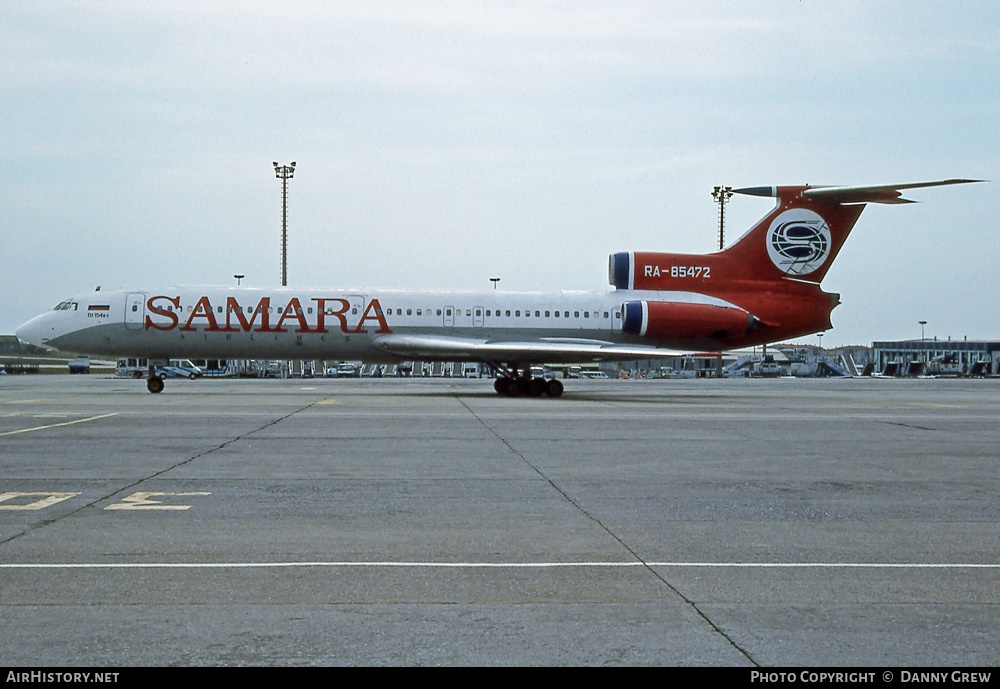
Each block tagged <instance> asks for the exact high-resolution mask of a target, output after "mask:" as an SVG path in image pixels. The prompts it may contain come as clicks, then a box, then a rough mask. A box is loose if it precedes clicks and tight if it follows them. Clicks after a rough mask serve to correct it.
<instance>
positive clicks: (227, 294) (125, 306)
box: [17, 287, 694, 362]
mask: <svg viewBox="0 0 1000 689" xmlns="http://www.w3.org/2000/svg"><path fill="white" fill-rule="evenodd" d="M629 294H630V293H629V292H628V291H625V290H618V291H609V292H554V293H512V292H500V291H481V292H471V291H470V292H455V291H402V290H399V291H396V290H361V289H359V290H325V289H301V290H300V289H292V288H251V287H170V288H157V289H136V290H119V291H107V292H91V293H87V294H83V295H79V296H77V297H74V298H72V299H68V300H66V301H64V302H62V303H60V304H59V305H58V306H57V307H56V308H55V309H53V310H52V311H49V312H46V313H44V314H42V315H41V316H38V317H36V318H34V319H32V320H31V321H29V322H28V323H25V324H24V325H23V326H22V327H21V328H19V329H18V330H17V335H18V337H19V338H20V339H22V340H24V341H26V342H31V343H33V344H36V345H41V346H48V347H53V348H55V349H59V350H62V351H67V352H77V353H86V354H90V355H97V356H100V355H104V356H109V357H114V356H138V357H149V358H169V357H188V358H254V359H272V358H288V359H312V358H316V359H361V360H366V361H371V362H383V361H399V360H402V359H405V358H408V357H407V356H406V354H407V352H403V351H400V349H399V348H398V347H396V348H389V347H382V346H379V342H380V340H385V341H389V340H391V339H392V338H390V337H388V336H392V337H394V338H399V337H400V336H413V337H423V338H427V337H436V336H437V337H441V338H443V339H446V340H447V341H449V342H458V343H462V342H476V343H503V342H541V341H544V342H555V343H562V346H563V347H564V348H569V347H570V345H571V343H573V342H580V343H588V344H590V345H591V346H592V345H599V344H601V343H603V344H606V345H612V344H632V343H638V342H640V340H638V338H636V337H634V336H630V335H626V334H624V333H623V332H622V329H621V318H622V314H621V305H622V303H623V300H627V299H628V298H629ZM645 296H646V297H647V298H648V296H649V293H646V295H645ZM692 296H694V295H692ZM645 344H647V345H648V344H649V343H648V342H647V343H645ZM457 352H458V354H459V355H456V350H451V351H447V352H441V356H440V357H435V356H433V353H431V354H428V352H427V351H423V353H424V355H425V358H444V359H454V360H460V359H470V360H485V359H486V357H485V356H482V355H479V354H472V353H468V354H467V355H461V354H462V352H461V349H459V350H457ZM415 354H416V352H415ZM502 358H503V357H500V356H499V355H498V356H497V359H498V360H502ZM551 358H552V357H549V358H548V359H546V360H549V359H551ZM558 358H560V357H558V356H556V359H558ZM563 358H566V359H567V360H568V359H574V358H580V357H572V356H568V357H563ZM583 358H584V359H585V360H590V359H592V357H583Z"/></svg>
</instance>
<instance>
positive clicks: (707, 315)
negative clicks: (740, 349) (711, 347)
mask: <svg viewBox="0 0 1000 689" xmlns="http://www.w3.org/2000/svg"><path fill="white" fill-rule="evenodd" d="M758 322H759V321H758V320H757V319H756V318H754V316H753V315H752V314H750V313H748V312H747V311H744V310H743V309H741V308H738V307H735V306H719V305H716V304H690V303H684V302H668V301H628V302H625V303H624V304H623V305H622V331H623V332H625V333H628V334H629V335H638V336H640V337H652V338H656V339H661V340H690V339H702V338H704V339H712V340H725V339H727V338H731V337H740V336H743V335H745V334H747V333H748V332H750V330H752V329H753V328H754V327H755V325H756V324H757V323H758Z"/></svg>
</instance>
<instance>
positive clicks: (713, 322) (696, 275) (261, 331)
mask: <svg viewBox="0 0 1000 689" xmlns="http://www.w3.org/2000/svg"><path fill="white" fill-rule="evenodd" d="M979 181H982V180H970V179H948V180H941V181H936V182H918V183H910V184H889V185H879V186H810V185H800V186H772V187H748V188H743V189H734V190H733V192H734V193H738V194H745V195H750V196H761V197H772V198H774V199H776V204H775V207H774V208H773V209H772V210H771V211H770V212H769V213H768V214H767V215H765V216H764V217H763V218H762V219H761V220H760V221H758V222H757V223H756V224H755V225H754V226H753V227H751V228H750V229H749V230H748V231H747V232H746V233H745V234H744V235H743V236H742V237H740V238H739V239H738V240H737V241H736V242H734V243H733V244H732V245H730V246H729V247H727V248H726V249H725V250H722V251H718V252H716V253H711V254H676V253H657V252H640V251H623V252H618V253H614V254H612V255H611V256H610V258H609V269H608V278H609V282H610V284H611V285H612V286H613V287H614V290H605V291H603V292H576V291H561V292H550V293H542V292H504V291H496V290H484V291H443V290H436V291H408V290H368V289H295V288H286V287H282V288H276V287H273V288H259V287H225V286H216V287H149V288H136V289H123V290H116V291H103V292H102V291H96V292H91V293H88V294H81V295H78V296H75V297H72V298H70V299H66V300H64V301H61V302H59V304H58V305H56V307H55V308H54V309H53V310H51V311H48V312H46V313H44V314H42V315H40V316H37V317H35V318H33V319H32V320H30V321H28V322H27V323H25V324H24V325H22V326H21V327H20V328H18V329H17V330H16V334H17V337H18V338H19V339H20V340H22V341H24V342H27V343H31V344H34V345H37V346H41V347H48V348H53V349H57V350H61V351H65V352H73V353H78V354H89V355H91V356H108V357H123V356H128V357H142V358H147V359H149V360H150V374H149V378H148V380H147V388H148V390H149V391H150V392H153V393H158V392H161V391H162V390H163V388H164V383H163V379H162V378H160V377H159V376H157V375H156V374H155V366H156V365H157V364H159V363H165V362H166V361H167V360H169V359H171V358H190V359H210V358H212V359H214V358H219V359H299V360H308V359H327V360H329V359H351V360H362V361H365V362H368V363H399V362H403V361H412V360H420V361H464V362H479V363H482V364H487V365H489V366H491V367H492V368H493V369H494V370H495V371H497V372H498V376H497V378H496V380H495V382H494V389H495V390H496V392H497V393H498V394H500V395H506V396H510V397H518V396H521V395H525V396H532V397H537V396H541V395H548V396H550V397H559V396H560V395H562V393H563V385H562V383H561V382H559V381H558V380H544V379H542V378H538V377H532V375H531V367H532V365H533V364H543V363H556V364H583V363H590V362H600V361H639V360H651V359H658V358H666V357H672V356H676V354H677V352H678V351H702V352H722V351H724V350H728V349H736V348H741V347H748V346H753V345H763V344H768V343H771V342H777V341H781V340H787V339H791V338H795V337H801V336H804V335H809V334H812V333H816V332H821V331H825V330H828V329H830V328H831V327H833V326H832V323H831V320H830V314H831V312H832V311H833V309H834V308H835V307H836V306H837V305H838V304H839V303H840V298H839V295H838V294H835V293H831V292H824V291H823V289H822V288H821V286H820V283H821V282H822V280H823V278H824V276H825V275H826V273H827V271H828V270H829V269H830V266H831V265H832V264H833V261H834V260H835V259H836V257H837V254H838V253H839V251H840V249H841V247H842V246H843V245H844V241H845V240H846V239H847V236H848V234H849V233H850V232H851V230H852V229H853V227H854V224H855V223H856V222H857V220H858V218H859V217H860V215H861V212H862V211H863V210H864V208H865V205H866V204H868V203H884V204H900V203H913V201H910V200H908V199H904V198H902V192H903V191H904V190H907V189H917V188H923V187H936V186H944V185H951V184H965V183H970V182H979Z"/></svg>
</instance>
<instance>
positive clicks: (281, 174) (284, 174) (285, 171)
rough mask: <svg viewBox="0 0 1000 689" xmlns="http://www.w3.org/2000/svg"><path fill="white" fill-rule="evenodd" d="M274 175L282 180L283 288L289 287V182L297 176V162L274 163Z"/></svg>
mask: <svg viewBox="0 0 1000 689" xmlns="http://www.w3.org/2000/svg"><path fill="white" fill-rule="evenodd" d="M273 165H274V175H275V176H276V177H277V178H278V179H280V180H281V286H282V287H287V286H288V180H290V179H291V178H292V175H294V174H295V161H294V160H293V161H292V164H291V165H278V163H273Z"/></svg>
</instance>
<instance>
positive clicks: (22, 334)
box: [14, 313, 54, 347]
mask: <svg viewBox="0 0 1000 689" xmlns="http://www.w3.org/2000/svg"><path fill="white" fill-rule="evenodd" d="M50 320H51V319H50V318H48V314H46V313H43V314H42V315H41V316H35V317H34V318H32V319H31V320H30V321H28V322H27V323H25V324H24V325H22V326H21V327H19V328H18V329H17V330H15V331H14V334H15V335H17V339H19V340H20V341H21V342H24V343H26V344H32V345H35V346H36V347H46V346H48V342H49V339H50V338H52V337H53V335H54V328H53V326H52V323H51V322H50Z"/></svg>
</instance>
